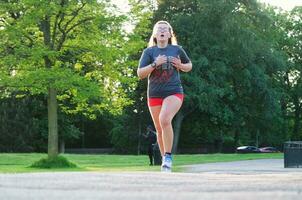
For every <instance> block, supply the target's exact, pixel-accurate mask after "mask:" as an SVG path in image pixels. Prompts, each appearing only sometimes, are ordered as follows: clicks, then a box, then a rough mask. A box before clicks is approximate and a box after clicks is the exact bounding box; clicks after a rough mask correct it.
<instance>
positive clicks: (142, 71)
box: [137, 55, 167, 79]
mask: <svg viewBox="0 0 302 200" xmlns="http://www.w3.org/2000/svg"><path fill="white" fill-rule="evenodd" d="M154 62H155V67H152V66H151V64H150V65H147V66H145V67H142V68H138V69H137V75H138V77H139V78H140V79H144V78H146V77H147V76H148V75H149V74H151V72H152V71H153V70H154V69H155V68H156V67H157V66H159V65H161V64H163V63H165V62H167V56H164V55H159V56H158V57H156V59H155V61H154Z"/></svg>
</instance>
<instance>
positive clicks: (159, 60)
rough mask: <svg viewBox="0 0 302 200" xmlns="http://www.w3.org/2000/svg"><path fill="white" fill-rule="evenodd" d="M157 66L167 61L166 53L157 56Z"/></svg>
mask: <svg viewBox="0 0 302 200" xmlns="http://www.w3.org/2000/svg"><path fill="white" fill-rule="evenodd" d="M155 63H156V67H157V66H160V65H162V64H164V63H167V56H165V55H159V56H157V57H156V58H155Z"/></svg>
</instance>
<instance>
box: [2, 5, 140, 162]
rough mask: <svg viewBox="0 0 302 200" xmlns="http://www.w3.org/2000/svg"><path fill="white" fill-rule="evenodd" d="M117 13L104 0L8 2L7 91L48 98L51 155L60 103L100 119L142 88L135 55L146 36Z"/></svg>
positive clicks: (4, 81) (4, 51)
mask: <svg viewBox="0 0 302 200" xmlns="http://www.w3.org/2000/svg"><path fill="white" fill-rule="evenodd" d="M114 10H115V9H114V7H113V6H112V5H110V4H109V3H108V1H99V0H81V1H78V0H48V1H40V0H32V1H26V0H5V1H1V3H0V34H1V41H0V60H1V61H0V70H1V75H0V89H1V96H2V98H5V97H8V96H11V95H13V93H12V91H23V92H24V95H27V92H29V93H30V94H31V95H36V94H44V95H47V99H48V101H47V102H48V103H47V105H48V106H47V107H48V130H49V131H48V157H49V158H55V157H56V156H57V155H58V124H57V122H58V117H57V113H58V106H59V107H60V109H61V110H62V111H64V112H65V113H68V114H73V113H78V112H82V113H83V114H84V115H86V116H89V117H93V116H94V115H93V114H94V113H97V112H102V111H104V110H107V111H110V112H111V113H115V114H116V113H121V110H122V108H123V107H124V106H125V105H128V104H129V103H131V101H129V99H128V98H127V95H126V92H125V88H131V87H134V85H135V79H133V78H131V76H130V74H131V71H132V69H131V68H130V67H129V66H131V64H132V62H131V60H130V59H129V55H130V54H132V53H133V52H135V51H137V48H138V47H137V46H138V45H136V43H137V42H138V40H137V37H130V36H129V35H127V34H126V33H125V31H124V29H121V27H122V25H123V23H124V22H125V20H126V19H127V18H126V17H125V16H123V15H120V16H117V15H115V14H114ZM129 45H130V46H131V48H129ZM125 86H128V87H125Z"/></svg>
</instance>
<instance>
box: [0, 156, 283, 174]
mask: <svg viewBox="0 0 302 200" xmlns="http://www.w3.org/2000/svg"><path fill="white" fill-rule="evenodd" d="M63 155H64V157H65V158H67V160H68V161H70V162H71V163H74V164H76V167H71V168H70V167H68V168H66V167H59V166H57V167H49V168H41V167H38V168H37V167H31V166H32V165H33V163H36V162H39V161H41V159H43V158H45V157H47V155H46V154H38V153H0V173H19V172H46V171H47V172H56V171H100V172H109V171H159V166H149V158H148V156H147V155H139V156H135V155H86V154H85V155H83V154H63ZM268 158H269V159H280V158H283V154H282V153H274V154H193V155H191V154H186V155H174V156H173V160H174V161H173V165H174V168H173V171H174V170H175V171H178V172H180V171H182V166H184V165H190V164H202V163H213V162H230V161H239V160H253V159H268Z"/></svg>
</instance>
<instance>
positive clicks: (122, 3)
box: [112, 0, 302, 11]
mask: <svg viewBox="0 0 302 200" xmlns="http://www.w3.org/2000/svg"><path fill="white" fill-rule="evenodd" d="M258 1H260V2H263V3H268V4H271V5H273V6H277V7H281V8H282V9H284V10H288V11H289V10H291V9H293V8H294V7H295V6H302V0H258ZM112 2H113V3H115V4H116V5H117V6H118V7H119V8H120V9H121V10H125V9H129V6H127V2H128V0H112Z"/></svg>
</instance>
